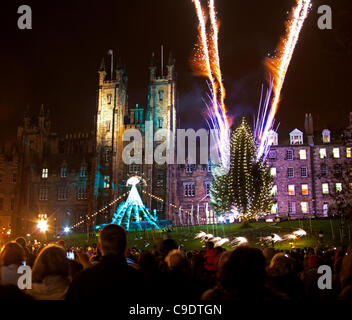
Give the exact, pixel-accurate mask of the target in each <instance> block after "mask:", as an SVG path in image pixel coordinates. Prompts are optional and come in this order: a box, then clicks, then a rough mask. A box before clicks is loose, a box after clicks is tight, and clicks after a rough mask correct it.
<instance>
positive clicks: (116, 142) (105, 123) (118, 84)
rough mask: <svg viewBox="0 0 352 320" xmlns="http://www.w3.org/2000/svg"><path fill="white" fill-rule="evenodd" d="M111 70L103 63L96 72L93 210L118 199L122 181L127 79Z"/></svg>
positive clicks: (123, 69)
mask: <svg viewBox="0 0 352 320" xmlns="http://www.w3.org/2000/svg"><path fill="white" fill-rule="evenodd" d="M112 60H113V59H111V64H112V63H113V61H112ZM112 70H115V69H114V68H113V66H112V67H111V72H109V73H108V72H107V70H106V65H105V61H104V59H103V61H102V64H101V66H100V69H99V71H98V73H99V88H98V106H97V119H96V165H95V167H96V169H95V183H94V202H95V203H94V205H93V207H94V208H95V209H101V207H102V206H104V205H106V204H107V203H109V202H111V201H112V200H113V199H114V198H116V197H117V196H118V194H119V189H118V183H119V181H121V180H122V176H121V175H122V173H123V170H122V169H121V168H123V164H122V163H121V154H122V147H123V146H122V134H123V130H124V116H125V114H126V110H127V75H126V71H125V68H124V67H122V66H121V65H118V66H117V70H115V71H114V72H112ZM112 209H113V208H111V210H112ZM106 214H108V215H111V212H110V211H107V212H106ZM97 223H99V221H97Z"/></svg>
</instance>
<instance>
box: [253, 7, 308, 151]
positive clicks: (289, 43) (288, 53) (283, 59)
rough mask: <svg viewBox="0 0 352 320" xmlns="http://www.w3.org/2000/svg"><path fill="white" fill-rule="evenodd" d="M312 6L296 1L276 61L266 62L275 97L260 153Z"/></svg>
mask: <svg viewBox="0 0 352 320" xmlns="http://www.w3.org/2000/svg"><path fill="white" fill-rule="evenodd" d="M310 6H311V1H310V0H296V6H295V7H294V8H293V9H292V11H291V14H290V18H289V20H288V22H287V23H286V28H287V33H286V35H285V36H284V37H282V38H281V40H280V43H279V46H278V48H277V57H276V58H275V59H267V61H266V65H267V67H268V69H269V72H270V74H271V76H272V77H273V83H274V86H273V90H274V95H275V96H274V99H273V101H272V104H271V109H270V113H269V116H268V120H267V125H266V128H265V130H264V132H263V136H262V139H261V148H259V150H260V151H262V149H263V148H262V144H265V142H266V140H267V136H268V133H269V131H270V129H271V127H272V124H273V121H274V117H275V114H276V112H277V109H278V106H279V102H280V94H281V89H282V86H283V84H284V80H285V76H286V73H287V69H288V67H289V65H290V62H291V59H292V55H293V52H294V50H295V47H296V44H297V41H298V38H299V34H300V32H301V30H302V27H303V24H304V21H305V19H306V18H307V16H308V12H309V8H310ZM260 156H261V154H259V157H260Z"/></svg>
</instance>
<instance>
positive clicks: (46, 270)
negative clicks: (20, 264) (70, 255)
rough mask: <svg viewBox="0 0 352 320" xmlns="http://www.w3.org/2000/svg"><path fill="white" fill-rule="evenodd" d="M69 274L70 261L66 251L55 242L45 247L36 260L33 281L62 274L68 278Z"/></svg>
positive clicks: (40, 280)
mask: <svg viewBox="0 0 352 320" xmlns="http://www.w3.org/2000/svg"><path fill="white" fill-rule="evenodd" d="M69 274H70V262H69V260H68V259H67V258H66V251H65V250H64V249H63V248H61V247H59V246H57V245H55V244H51V245H48V246H46V247H45V248H43V249H42V250H41V251H40V254H39V255H38V256H37V258H36V259H35V261H34V265H33V271H32V279H33V282H42V281H43V280H44V278H46V277H47V276H61V277H63V278H66V279H68V277H69Z"/></svg>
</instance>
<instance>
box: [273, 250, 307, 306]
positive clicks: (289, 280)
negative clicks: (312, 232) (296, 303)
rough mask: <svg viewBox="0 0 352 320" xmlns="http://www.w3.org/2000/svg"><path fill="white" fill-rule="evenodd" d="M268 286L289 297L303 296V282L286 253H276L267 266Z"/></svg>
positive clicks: (297, 297)
mask: <svg viewBox="0 0 352 320" xmlns="http://www.w3.org/2000/svg"><path fill="white" fill-rule="evenodd" d="M267 283H268V286H269V287H270V288H272V289H274V290H275V291H279V292H282V293H284V294H286V295H287V296H288V298H290V299H294V300H297V299H302V298H303V297H304V289H303V284H302V282H301V280H300V279H299V277H298V276H297V273H295V270H294V261H293V259H292V258H291V257H290V256H289V255H288V254H286V253H282V252H280V253H277V254H276V255H275V256H274V257H273V258H272V260H271V263H270V265H269V267H268V280H267Z"/></svg>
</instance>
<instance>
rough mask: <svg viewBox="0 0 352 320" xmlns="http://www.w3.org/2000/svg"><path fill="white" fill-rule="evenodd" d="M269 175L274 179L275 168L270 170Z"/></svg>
mask: <svg viewBox="0 0 352 320" xmlns="http://www.w3.org/2000/svg"><path fill="white" fill-rule="evenodd" d="M270 174H271V176H272V177H276V168H274V167H272V168H270Z"/></svg>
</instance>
